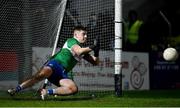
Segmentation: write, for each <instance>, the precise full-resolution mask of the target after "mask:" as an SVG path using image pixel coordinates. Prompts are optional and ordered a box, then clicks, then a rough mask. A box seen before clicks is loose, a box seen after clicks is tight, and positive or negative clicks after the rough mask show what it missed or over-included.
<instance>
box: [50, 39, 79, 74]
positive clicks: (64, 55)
mask: <svg viewBox="0 0 180 108" xmlns="http://www.w3.org/2000/svg"><path fill="white" fill-rule="evenodd" d="M76 44H77V45H80V43H79V41H78V40H77V39H75V38H69V39H67V41H66V42H65V44H64V46H63V48H62V49H61V50H60V51H59V52H58V53H57V54H56V55H55V56H54V57H53V59H55V60H57V61H58V62H59V63H60V64H61V65H63V66H64V68H65V69H66V71H70V70H72V68H73V67H74V66H75V65H76V64H77V62H78V61H79V60H80V59H81V58H82V57H81V56H78V55H76V54H75V53H74V52H73V51H72V50H71V48H72V46H73V45H76Z"/></svg>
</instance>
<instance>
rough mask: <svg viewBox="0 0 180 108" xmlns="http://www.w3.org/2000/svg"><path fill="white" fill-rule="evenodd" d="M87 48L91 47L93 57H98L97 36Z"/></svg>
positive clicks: (98, 44) (98, 42)
mask: <svg viewBox="0 0 180 108" xmlns="http://www.w3.org/2000/svg"><path fill="white" fill-rule="evenodd" d="M89 48H91V49H92V50H93V51H94V56H95V57H99V49H100V41H99V38H96V39H94V43H93V45H92V46H90V47H89Z"/></svg>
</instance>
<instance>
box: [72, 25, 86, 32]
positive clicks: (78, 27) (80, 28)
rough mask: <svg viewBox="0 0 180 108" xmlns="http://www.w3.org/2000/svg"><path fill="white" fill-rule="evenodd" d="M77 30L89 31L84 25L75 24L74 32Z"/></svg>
mask: <svg viewBox="0 0 180 108" xmlns="http://www.w3.org/2000/svg"><path fill="white" fill-rule="evenodd" d="M75 30H83V31H87V29H86V27H84V26H82V25H78V26H75V27H74V29H73V32H74V31H75Z"/></svg>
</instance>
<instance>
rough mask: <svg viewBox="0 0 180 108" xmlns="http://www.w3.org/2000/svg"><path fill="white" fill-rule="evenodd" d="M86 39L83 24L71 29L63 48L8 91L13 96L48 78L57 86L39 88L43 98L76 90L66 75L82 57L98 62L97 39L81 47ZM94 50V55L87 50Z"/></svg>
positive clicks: (75, 91) (72, 92) (69, 93)
mask: <svg viewBox="0 0 180 108" xmlns="http://www.w3.org/2000/svg"><path fill="white" fill-rule="evenodd" d="M86 40H87V30H86V28H85V27H83V26H76V27H75V28H74V29H73V37H72V38H69V39H67V41H66V42H65V44H64V46H63V48H62V49H61V50H60V51H59V52H57V54H55V55H54V56H53V57H51V58H50V60H49V61H48V62H47V63H46V64H45V65H44V66H43V68H42V69H41V70H40V71H39V72H37V73H36V74H35V75H33V76H32V77H31V78H30V79H27V80H26V81H24V82H23V83H21V84H19V85H18V86H17V87H16V88H11V89H9V90H8V93H9V94H10V95H11V96H13V95H15V94H16V93H18V92H20V91H21V90H23V89H26V88H28V87H31V86H33V85H34V84H35V83H38V82H39V81H41V80H44V79H46V78H47V79H48V81H49V82H51V83H53V84H54V85H56V86H57V88H55V89H41V91H40V93H41V97H42V99H43V100H44V97H45V96H46V95H71V94H75V93H77V92H78V87H77V85H76V83H75V82H74V81H73V80H71V79H70V78H69V77H68V72H70V71H71V70H72V69H73V67H74V66H75V65H76V64H77V62H78V61H79V60H81V59H82V58H83V59H85V60H87V61H88V62H90V63H91V64H93V65H98V63H99V58H98V56H99V47H100V45H99V41H97V40H96V41H94V44H93V45H92V46H89V47H81V44H82V43H85V42H86ZM91 51H94V55H92V54H89V52H91Z"/></svg>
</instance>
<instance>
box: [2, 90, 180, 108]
mask: <svg viewBox="0 0 180 108" xmlns="http://www.w3.org/2000/svg"><path fill="white" fill-rule="evenodd" d="M95 95H96V96H91V95H88V94H86V95H84V94H83V95H80V94H77V95H73V96H58V97H56V98H55V97H53V96H48V97H47V98H46V100H44V101H42V100H40V99H39V97H37V96H34V93H32V92H21V93H19V94H17V95H16V96H14V97H11V96H9V95H7V94H6V93H3V92H1V93H0V107H180V90H150V91H124V92H123V96H122V97H116V96H115V95H114V94H113V93H110V94H103V95H102V94H98V93H96V94H95Z"/></svg>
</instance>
